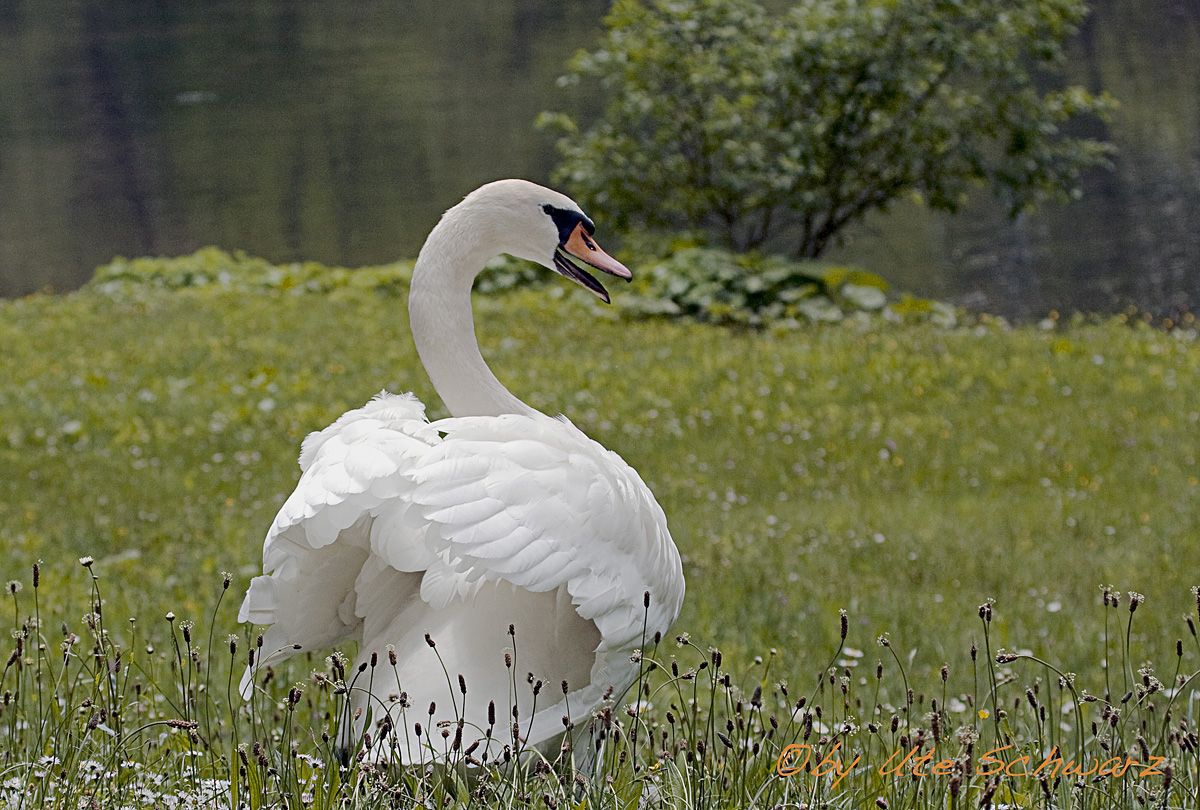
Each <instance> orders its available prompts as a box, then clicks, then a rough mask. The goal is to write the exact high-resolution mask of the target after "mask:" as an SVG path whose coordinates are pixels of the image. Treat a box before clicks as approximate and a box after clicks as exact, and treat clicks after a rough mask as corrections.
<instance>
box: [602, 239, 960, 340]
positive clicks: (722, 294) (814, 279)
mask: <svg viewBox="0 0 1200 810" xmlns="http://www.w3.org/2000/svg"><path fill="white" fill-rule="evenodd" d="M639 269H640V271H641V272H640V273H639V275H638V280H637V281H636V282H635V284H636V289H635V294H634V295H632V296H622V297H620V298H618V299H617V301H618V302H619V304H620V306H621V307H622V309H624V310H626V311H628V312H633V313H637V314H645V315H670V316H684V317H690V318H694V319H696V320H699V321H706V322H713V323H734V324H743V325H747V326H773V327H778V328H795V327H798V326H800V325H801V324H802V323H805V322H810V321H812V322H836V321H840V320H842V319H843V318H845V317H846V316H848V315H851V314H854V313H863V314H869V313H874V314H881V315H884V316H885V317H890V318H893V319H899V318H901V317H905V318H916V319H928V320H931V321H933V322H935V323H940V324H942V325H953V324H954V322H955V320H956V318H955V313H954V310H953V309H952V308H951V307H948V306H946V305H945V304H942V303H940V302H936V301H924V300H923V299H913V298H911V297H906V298H904V299H902V300H901V301H900V302H898V303H894V304H889V303H888V297H887V295H886V293H887V291H888V283H887V282H886V281H885V280H884V279H883V278H881V277H880V276H877V275H875V274H874V273H869V272H867V271H865V270H861V269H858V268H856V267H850V266H846V265H840V264H832V263H828V262H815V261H801V262H795V261H789V260H787V259H784V258H782V257H779V256H763V255H761V254H753V253H751V254H734V253H730V252H728V251H724V250H718V249H712V248H696V247H693V248H686V249H683V250H680V251H678V252H676V253H674V254H672V255H671V256H669V257H667V258H664V259H662V260H660V261H659V262H658V263H656V264H652V265H650V266H648V267H642V268H639Z"/></svg>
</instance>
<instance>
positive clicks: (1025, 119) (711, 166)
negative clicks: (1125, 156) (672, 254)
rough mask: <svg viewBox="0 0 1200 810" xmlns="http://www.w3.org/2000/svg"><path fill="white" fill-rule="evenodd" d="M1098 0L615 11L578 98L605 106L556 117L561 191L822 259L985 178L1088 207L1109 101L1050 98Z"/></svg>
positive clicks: (739, 242)
mask: <svg viewBox="0 0 1200 810" xmlns="http://www.w3.org/2000/svg"><path fill="white" fill-rule="evenodd" d="M1086 10H1087V9H1086V5H1085V2H1084V0H936V1H935V2H929V1H928V0H813V1H812V2H805V3H800V4H796V5H795V6H794V7H792V8H790V9H789V10H788V11H786V12H785V13H781V14H768V13H767V12H766V11H764V9H763V8H762V6H761V5H760V4H759V2H757V1H756V0H644V2H643V1H640V0H618V2H617V3H615V5H614V7H613V9H612V11H611V13H610V14H609V16H608V17H607V19H606V26H607V29H608V31H607V35H606V36H605V38H604V39H603V41H602V42H601V44H600V46H599V47H598V48H597V49H596V50H594V51H591V52H585V53H580V54H579V55H577V56H576V57H575V58H574V60H573V61H572V62H571V66H570V69H571V72H570V73H569V74H568V75H567V76H565V77H564V80H563V81H564V84H566V85H567V86H569V87H573V88H574V87H582V86H583V83H584V81H585V80H595V81H596V82H597V83H598V84H599V87H600V89H601V91H602V92H603V93H604V95H605V97H606V99H607V101H606V104H605V107H604V112H603V114H602V116H601V117H600V119H599V120H598V121H596V122H595V123H594V124H592V125H591V126H590V127H588V128H586V129H583V130H582V131H580V127H579V125H578V124H577V123H576V122H575V121H574V120H573V119H571V118H570V117H569V116H566V115H561V114H553V115H552V114H544V115H543V117H542V123H543V124H544V125H546V126H550V127H552V128H556V129H557V130H558V131H559V132H560V133H562V137H561V138H560V139H559V142H558V146H559V149H560V151H561V153H562V155H563V157H564V161H563V163H562V165H561V166H560V168H559V170H558V172H557V174H556V180H557V182H559V183H562V184H563V185H565V186H566V187H568V188H570V189H571V190H572V191H573V192H574V193H576V194H577V195H578V198H579V199H580V200H581V202H583V203H584V204H585V205H587V206H588V207H589V209H590V210H591V211H592V213H593V214H594V215H596V216H597V217H598V218H601V217H602V218H603V219H604V220H605V221H607V222H615V223H617V224H619V225H620V226H622V227H624V228H626V229H634V230H639V229H651V230H658V229H663V230H668V231H679V230H681V229H686V230H689V231H693V232H700V233H707V234H709V235H711V237H712V238H714V239H716V240H717V241H718V242H719V243H721V244H723V245H725V246H728V247H731V248H733V249H735V250H745V249H747V248H753V247H756V246H760V245H764V244H771V245H774V246H775V247H776V249H781V250H786V251H787V252H789V253H792V254H794V255H795V256H798V257H807V258H816V257H819V256H820V255H821V254H822V253H823V252H824V251H825V250H826V248H828V247H829V246H830V245H831V244H832V243H833V242H834V240H835V239H836V238H838V236H839V234H840V233H841V232H842V231H843V229H844V228H845V227H846V226H847V225H849V224H851V223H853V222H856V221H858V220H860V219H861V218H862V217H863V216H864V215H865V214H867V213H868V212H869V211H872V210H874V209H886V208H887V207H888V206H889V205H890V204H891V203H892V202H894V201H895V200H897V199H900V198H902V197H916V198H919V199H921V200H923V201H924V202H925V203H926V204H928V205H930V206H933V207H934V208H938V209H943V210H947V211H954V210H956V209H957V208H958V207H959V205H960V204H961V203H962V202H963V201H964V199H965V197H966V195H967V193H968V191H969V189H970V188H971V187H972V186H974V185H977V184H980V183H984V184H987V185H989V186H990V187H991V189H992V191H993V192H994V193H995V194H997V195H999V196H1000V197H1001V198H1002V199H1003V200H1004V202H1005V204H1006V205H1007V207H1008V209H1009V211H1010V212H1011V213H1013V214H1014V215H1015V214H1016V213H1018V212H1020V211H1022V210H1025V209H1027V208H1029V207H1030V206H1032V205H1034V204H1036V203H1038V202H1040V201H1043V200H1047V199H1069V198H1071V197H1073V196H1076V195H1077V194H1078V180H1079V177H1080V175H1081V173H1082V172H1083V171H1085V170H1086V169H1088V168H1091V167H1095V166H1101V165H1105V164H1106V163H1107V159H1108V156H1109V155H1110V151H1111V150H1110V147H1109V146H1108V145H1107V144H1106V143H1103V142H1101V141H1099V140H1096V139H1093V138H1088V137H1078V136H1076V135H1073V134H1070V133H1073V132H1077V131H1078V129H1077V127H1075V126H1074V125H1075V124H1076V122H1077V121H1078V120H1079V119H1081V118H1086V117H1088V116H1091V115H1100V116H1104V115H1106V114H1107V112H1108V111H1109V110H1110V109H1111V108H1112V106H1113V101H1112V99H1111V98H1109V97H1108V96H1107V95H1103V94H1102V95H1099V96H1097V95H1093V94H1091V93H1089V92H1088V91H1087V90H1085V89H1083V88H1081V87H1061V88H1054V89H1047V88H1046V84H1047V82H1048V81H1049V80H1050V79H1051V78H1052V77H1054V76H1056V75H1057V73H1058V70H1059V68H1060V67H1061V65H1062V61H1063V43H1064V41H1065V40H1066V38H1067V37H1068V36H1070V35H1071V33H1072V32H1073V31H1074V30H1075V28H1076V26H1077V25H1078V24H1079V23H1080V21H1081V20H1082V19H1083V17H1084V15H1085V14H1086Z"/></svg>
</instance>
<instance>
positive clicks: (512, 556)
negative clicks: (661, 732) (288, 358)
mask: <svg viewBox="0 0 1200 810" xmlns="http://www.w3.org/2000/svg"><path fill="white" fill-rule="evenodd" d="M432 427H433V428H434V429H436V430H437V431H438V432H439V433H441V434H443V439H442V441H441V442H440V443H439V444H437V445H435V446H433V447H431V448H430V449H429V450H428V451H427V452H426V453H425V454H424V455H423V456H422V457H421V459H420V461H419V463H418V464H417V465H416V466H414V467H413V468H412V469H411V471H410V472H409V473H407V477H409V478H410V479H411V480H412V481H413V483H414V484H415V486H414V488H413V490H412V491H411V494H410V497H411V499H412V502H413V503H414V504H415V505H416V506H417V507H418V508H419V509H420V510H421V512H422V515H423V517H424V519H425V521H426V522H427V525H428V527H429V528H428V531H429V533H430V535H431V538H430V540H429V542H430V544H431V545H433V546H435V547H436V548H437V552H438V553H437V561H436V562H435V564H434V565H432V566H431V567H430V569H429V570H428V571H427V572H426V574H425V576H424V578H423V580H422V584H421V597H422V600H423V601H424V602H426V603H427V604H428V605H430V606H431V608H433V609H434V610H439V609H441V610H447V609H453V608H454V607H455V605H465V606H469V605H470V604H471V599H472V595H473V594H474V593H475V592H477V591H479V590H480V589H489V588H494V587H497V586H501V585H511V586H515V587H516V588H518V589H521V590H522V591H524V592H528V593H532V594H547V598H548V599H549V595H550V594H554V595H555V598H556V599H557V600H558V602H560V603H561V602H563V601H564V598H565V601H566V605H567V607H568V609H570V608H573V609H574V613H575V614H577V615H578V617H579V618H581V619H583V620H584V621H585V622H587V623H590V624H592V625H594V628H595V631H598V634H597V633H596V632H595V631H592V632H591V634H590V635H589V634H584V633H581V632H579V631H578V629H577V628H576V629H574V630H572V631H571V632H570V633H569V635H570V637H569V638H555V637H554V632H553V628H551V629H550V631H549V632H546V633H543V634H542V637H541V638H534V639H529V638H528V637H526V639H525V640H524V641H521V633H520V628H518V632H517V641H518V643H519V644H524V645H525V647H524V649H525V650H527V651H529V649H530V647H531V645H532V646H533V647H534V649H533V653H532V655H533V658H534V659H538V658H542V659H543V660H549V661H555V662H556V663H561V662H563V661H565V660H568V659H572V660H573V659H583V660H586V662H587V663H588V664H589V665H590V677H588V678H586V679H585V680H586V683H584V684H573V686H578V687H579V688H578V689H574V688H573V689H572V691H571V695H570V698H569V705H570V706H571V707H573V708H574V709H575V710H576V711H578V710H579V709H580V708H585V709H587V710H590V708H591V707H592V706H594V705H596V704H597V703H599V702H600V700H601V698H602V696H603V693H604V692H605V691H607V690H608V688H609V687H612V688H613V689H614V690H615V692H616V694H617V695H618V696H619V695H620V692H622V691H623V690H624V689H625V688H626V687H627V686H628V685H629V684H630V683H631V682H632V680H633V678H634V677H635V675H636V671H637V667H636V665H635V664H633V663H632V662H631V659H630V651H631V650H632V649H633V648H635V647H640V646H641V645H642V643H643V638H645V639H647V642H646V643H649V642H648V639H650V638H652V637H653V636H654V634H655V633H656V632H666V630H667V629H668V627H669V626H670V624H671V623H672V622H673V621H674V620H675V617H676V616H677V615H678V613H679V609H680V606H681V604H682V601H683V591H684V585H683V572H682V566H681V564H680V559H679V554H678V551H677V550H676V548H675V544H674V543H673V542H672V540H671V536H670V533H669V532H668V530H667V523H666V518H665V516H664V514H663V511H662V509H661V507H659V505H658V503H657V501H655V499H654V496H653V495H652V493H651V492H650V490H649V488H648V487H647V486H646V485H645V483H643V481H642V479H641V478H640V477H639V476H638V474H637V473H636V472H635V471H634V470H633V469H632V468H631V467H630V466H629V465H628V464H626V463H625V462H624V461H623V460H622V459H621V458H620V457H619V456H618V455H617V454H616V453H613V452H611V451H608V450H606V449H605V448H604V447H602V446H601V445H600V444H598V443H597V442H595V441H593V440H591V439H589V438H588V437H587V436H586V435H585V434H584V433H582V432H581V431H580V430H578V429H577V428H576V427H574V426H573V425H572V424H571V423H570V422H569V421H567V420H566V419H565V418H563V417H559V418H550V417H546V416H542V415H516V414H512V415H504V416H494V417H460V418H452V419H444V420H440V421H437V422H434V423H432ZM647 593H648V594H649V595H650V606H649V608H648V609H647V608H646V606H645V604H644V598H645V594H647ZM546 604H547V605H549V604H551V603H550V602H549V601H547V602H546ZM566 618H568V619H570V620H571V621H577V619H576V618H575V617H574V616H568V617H566ZM559 626H562V620H561V619H560V624H559ZM568 626H570V625H568ZM586 639H590V643H592V644H595V646H594V647H589V649H587V650H583V649H577V648H578V647H580V645H581V644H582V643H583V642H584V641H585V640H586ZM539 646H540V647H541V648H542V649H540V650H539V649H538V647H539ZM583 671H584V672H587V671H588V668H586V667H585V668H584V669H583ZM519 674H522V675H523V674H524V673H523V671H522V673H519ZM535 674H536V673H535ZM551 691H552V693H554V694H559V702H555V701H553V700H551V701H547V702H546V704H542V705H546V708H545V709H544V710H540V711H538V713H537V714H538V716H537V717H534V718H532V724H531V726H530V727H529V730H528V735H527V737H528V740H529V742H531V743H536V742H539V741H540V740H541V739H544V738H545V737H546V736H548V735H549V734H550V732H551V731H552V730H553V729H557V731H559V732H561V730H562V727H561V724H560V720H561V717H562V714H563V703H564V702H566V701H562V699H561V693H559V690H553V689H552V690H551Z"/></svg>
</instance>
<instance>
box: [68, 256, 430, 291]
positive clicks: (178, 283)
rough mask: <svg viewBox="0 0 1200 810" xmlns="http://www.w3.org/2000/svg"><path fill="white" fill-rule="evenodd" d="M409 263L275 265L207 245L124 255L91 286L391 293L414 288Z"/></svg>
mask: <svg viewBox="0 0 1200 810" xmlns="http://www.w3.org/2000/svg"><path fill="white" fill-rule="evenodd" d="M412 265H413V263H412V262H411V261H409V262H396V263H394V264H388V265H382V266H379V267H361V268H357V269H354V270H350V269H347V268H345V267H329V266H328V265H324V264H320V263H318V262H294V263H290V264H272V263H271V262H269V261H267V260H266V259H262V258H259V257H257V256H250V255H248V254H246V253H244V252H242V251H240V250H237V251H234V252H233V253H229V252H227V251H224V250H221V249H220V248H217V247H205V248H201V249H199V250H197V251H196V252H195V253H190V254H187V255H185V256H173V257H160V256H154V257H143V258H136V259H126V258H123V257H118V258H115V259H113V260H112V261H111V262H109V263H108V264H106V265H102V266H101V267H99V268H97V269H96V274H95V275H94V276H93V277H92V280H91V281H90V282H89V284H88V286H89V287H90V288H93V289H96V290H98V291H100V292H102V293H105V294H109V295H113V294H123V293H129V292H131V291H136V290H138V289H141V288H145V287H150V288H165V289H171V290H177V289H183V288H189V287H216V288H222V289H227V290H245V291H248V292H249V291H256V290H257V291H262V290H279V291H283V292H294V293H328V292H332V291H333V290H337V289H341V288H345V287H350V288H357V289H373V290H380V291H385V292H402V291H404V290H407V289H408V282H409V280H410V279H411V278H412Z"/></svg>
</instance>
